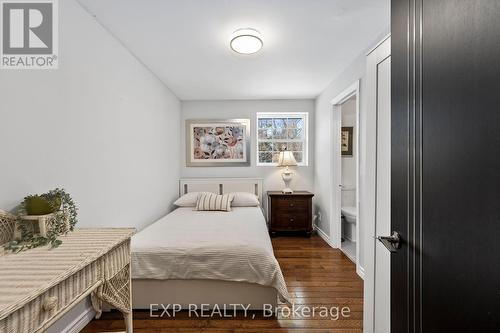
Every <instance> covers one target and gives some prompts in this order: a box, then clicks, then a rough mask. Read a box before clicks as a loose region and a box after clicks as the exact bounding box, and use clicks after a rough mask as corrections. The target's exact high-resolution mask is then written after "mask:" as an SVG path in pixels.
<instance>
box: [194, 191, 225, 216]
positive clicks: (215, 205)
mask: <svg viewBox="0 0 500 333" xmlns="http://www.w3.org/2000/svg"><path fill="white" fill-rule="evenodd" d="M233 199H234V194H231V193H230V194H224V195H218V194H215V193H208V192H203V193H200V194H199V195H198V201H197V202H196V210H221V211H225V212H230V211H231V202H232V201H233Z"/></svg>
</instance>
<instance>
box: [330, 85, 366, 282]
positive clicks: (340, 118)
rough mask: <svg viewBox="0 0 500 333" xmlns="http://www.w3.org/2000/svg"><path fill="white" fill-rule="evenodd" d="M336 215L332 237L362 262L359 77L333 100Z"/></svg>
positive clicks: (333, 201) (331, 228)
mask: <svg viewBox="0 0 500 333" xmlns="http://www.w3.org/2000/svg"><path fill="white" fill-rule="evenodd" d="M331 103H332V106H333V121H332V142H333V147H334V148H333V150H334V151H333V154H332V158H333V161H332V164H331V165H332V170H331V173H332V183H333V184H332V187H331V188H332V198H333V199H332V219H331V222H330V223H331V225H330V233H331V234H330V239H331V240H332V242H333V244H334V245H335V246H336V247H338V248H340V249H341V250H342V252H343V253H344V254H345V255H346V256H347V257H348V258H349V259H350V260H351V261H352V262H354V263H355V264H356V272H357V273H358V275H359V276H360V277H361V278H363V276H364V272H363V270H362V269H361V267H360V265H359V257H360V237H359V229H360V228H359V224H360V223H359V221H360V220H359V149H358V148H359V144H358V143H359V130H358V129H359V81H356V82H354V83H353V84H352V85H350V86H349V87H348V88H346V89H345V90H344V91H343V92H342V93H340V94H339V95H338V96H337V97H335V98H334V99H333V100H332V102H331Z"/></svg>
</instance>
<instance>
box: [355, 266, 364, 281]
mask: <svg viewBox="0 0 500 333" xmlns="http://www.w3.org/2000/svg"><path fill="white" fill-rule="evenodd" d="M356 273H358V275H359V277H360V278H361V279H362V280H364V279H365V269H364V268H363V267H361V266H359V265H358V266H357V267H356Z"/></svg>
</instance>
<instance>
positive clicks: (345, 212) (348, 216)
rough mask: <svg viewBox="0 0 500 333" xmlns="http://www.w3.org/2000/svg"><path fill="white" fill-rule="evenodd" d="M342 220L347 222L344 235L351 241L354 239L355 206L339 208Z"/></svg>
mask: <svg viewBox="0 0 500 333" xmlns="http://www.w3.org/2000/svg"><path fill="white" fill-rule="evenodd" d="M341 212H342V216H343V217H344V221H345V222H347V225H346V227H347V228H345V229H346V230H345V236H346V237H347V238H348V239H350V240H351V241H353V242H355V241H356V207H351V206H346V207H342V208H341Z"/></svg>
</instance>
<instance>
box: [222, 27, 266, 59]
mask: <svg viewBox="0 0 500 333" xmlns="http://www.w3.org/2000/svg"><path fill="white" fill-rule="evenodd" d="M229 45H230V46H231V49H232V50H233V51H234V52H236V53H240V54H252V53H256V52H258V51H259V50H260V49H261V48H262V46H263V45H264V43H263V42H262V38H261V35H260V33H259V32H258V31H257V30H255V29H250V28H246V29H238V30H236V31H235V32H233V34H232V35H231V41H230V42H229Z"/></svg>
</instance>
